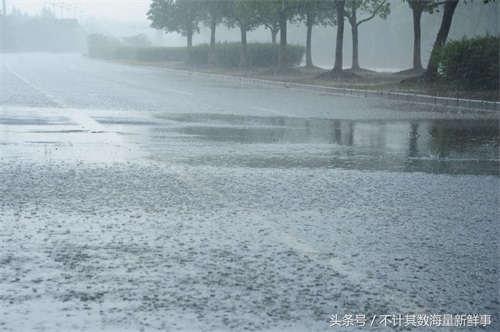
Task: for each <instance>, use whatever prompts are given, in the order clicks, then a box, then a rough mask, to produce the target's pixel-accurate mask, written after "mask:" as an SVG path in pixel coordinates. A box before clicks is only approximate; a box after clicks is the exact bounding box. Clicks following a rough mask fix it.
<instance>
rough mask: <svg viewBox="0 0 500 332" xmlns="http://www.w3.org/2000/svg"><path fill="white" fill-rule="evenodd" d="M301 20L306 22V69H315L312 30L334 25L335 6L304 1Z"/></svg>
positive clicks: (320, 1) (324, 2) (327, 3)
mask: <svg viewBox="0 0 500 332" xmlns="http://www.w3.org/2000/svg"><path fill="white" fill-rule="evenodd" d="M299 20H301V21H304V23H305V25H306V28H307V33H306V67H310V68H311V67H314V65H313V62H312V29H313V27H314V26H315V25H323V26H326V25H330V24H334V23H335V22H336V21H335V18H334V6H332V4H331V2H330V1H324V0H302V1H301V8H300V12H299Z"/></svg>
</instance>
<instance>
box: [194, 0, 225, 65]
mask: <svg viewBox="0 0 500 332" xmlns="http://www.w3.org/2000/svg"><path fill="white" fill-rule="evenodd" d="M227 4H228V2H227V0H210V1H203V2H202V3H201V8H202V11H203V22H204V23H205V26H208V27H210V48H209V54H208V59H209V62H210V61H211V59H212V54H213V52H214V49H215V31H216V28H217V25H218V24H219V23H221V22H222V20H223V18H224V15H225V13H226V11H227Z"/></svg>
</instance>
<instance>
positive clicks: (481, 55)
mask: <svg viewBox="0 0 500 332" xmlns="http://www.w3.org/2000/svg"><path fill="white" fill-rule="evenodd" d="M499 49H500V37H499V36H484V37H476V38H473V39H465V38H464V39H461V40H455V41H451V42H449V43H447V44H446V45H445V46H443V48H442V49H441V53H440V73H441V74H442V75H443V76H444V77H445V78H447V79H450V80H451V81H454V82H456V83H457V84H459V85H461V86H463V87H464V88H467V89H498V88H499V61H500V60H499V52H498V50H499Z"/></svg>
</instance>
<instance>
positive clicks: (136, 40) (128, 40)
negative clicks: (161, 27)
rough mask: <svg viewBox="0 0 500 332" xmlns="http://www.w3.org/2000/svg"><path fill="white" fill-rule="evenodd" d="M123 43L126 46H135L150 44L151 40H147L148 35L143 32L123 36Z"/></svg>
mask: <svg viewBox="0 0 500 332" xmlns="http://www.w3.org/2000/svg"><path fill="white" fill-rule="evenodd" d="M123 43H124V44H125V45H127V46H136V47H147V46H151V41H150V40H149V38H148V36H146V35H145V34H143V33H140V34H138V35H135V36H131V37H123Z"/></svg>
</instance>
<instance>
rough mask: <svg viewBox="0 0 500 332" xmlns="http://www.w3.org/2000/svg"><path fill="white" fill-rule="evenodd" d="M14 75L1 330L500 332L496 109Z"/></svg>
mask: <svg viewBox="0 0 500 332" xmlns="http://www.w3.org/2000/svg"><path fill="white" fill-rule="evenodd" d="M0 77H1V80H0V84H1V86H0V87H1V92H2V93H1V94H0V105H1V111H0V128H1V132H0V157H1V162H0V167H1V168H0V170H1V172H0V199H1V201H0V213H1V214H0V218H1V226H0V227H1V232H0V262H1V266H0V269H1V270H0V289H1V293H0V301H1V302H0V303H1V308H2V311H1V313H0V328H1V329H2V330H6V331H19V330H28V331H31V330H46V331H58V330H60V331H68V330H87V331H94V330H105V331H109V330H116V331H122V330H127V329H129V330H141V329H143V330H183V331H191V330H196V331H198V330H208V331H213V330H258V331H260V330H272V331H274V330H277V331H289V330H297V331H304V330H310V331H324V330H330V329H333V330H335V329H337V330H342V329H354V330H357V329H363V330H374V331H375V330H386V328H385V327H384V325H385V324H386V322H383V316H382V315H394V316H395V317H398V316H399V315H402V317H403V318H406V320H405V319H403V321H402V324H403V325H408V326H406V327H404V326H403V327H396V328H394V327H393V328H391V329H396V330H403V329H404V328H406V329H409V328H411V327H412V325H413V324H412V321H411V318H412V316H411V315H423V316H420V319H419V320H418V323H415V324H414V325H426V324H429V325H433V326H427V327H424V326H418V327H413V329H415V330H426V331H428V330H436V331H447V330H452V331H454V330H484V329H486V330H492V331H495V330H498V328H499V316H498V313H499V312H500V304H499V281H498V280H499V278H498V272H499V261H500V260H499V256H500V253H499V244H498V238H499V235H500V232H499V223H498V221H499V209H498V198H499V177H498V175H499V174H498V171H499V153H498V139H499V134H498V132H499V129H498V128H499V126H498V125H499V122H498V121H499V116H498V114H491V113H481V114H471V113H464V114H462V113H459V112H455V111H450V110H446V109H435V108H431V107H426V106H416V105H406V104H401V103H390V102H387V101H378V100H375V101H374V100H364V99H352V98H345V97H334V96H329V95H325V94H318V93H314V92H301V91H298V90H292V89H286V88H270V87H262V86H248V85H238V84H230V83H224V82H221V81H216V80H210V79H201V78H199V77H194V76H190V75H188V74H185V73H176V72H172V71H167V70H162V69H157V68H139V67H132V66H122V65H116V64H110V63H105V62H97V61H91V60H88V59H85V58H83V57H80V56H77V55H46V54H35V55H3V56H2V71H1V76H0ZM445 314H452V315H453V317H455V315H466V316H465V321H464V322H465V324H466V323H470V324H472V325H474V324H475V325H486V326H485V327H483V328H481V327H475V328H474V327H443V326H439V327H438V326H436V324H437V318H436V317H439V318H442V317H444V316H442V315H445ZM332 315H337V317H338V318H345V316H344V315H364V317H365V318H366V320H367V322H366V324H367V325H373V326H371V327H368V326H365V327H364V328H361V327H360V325H361V323H362V321H361V319H360V320H359V321H354V322H353V323H352V324H353V325H354V326H351V327H350V328H348V327H330V325H331V324H333V321H332ZM405 315H410V316H408V317H405ZM431 315H437V316H435V319H436V320H434V321H432V320H431V319H430V318H431ZM467 315H471V316H470V317H469V320H468V321H467ZM474 315H481V316H479V317H478V319H479V318H481V319H483V320H481V319H479V321H478V322H479V323H477V324H476V323H475V322H476V321H475V320H474V318H473V317H474ZM485 315H491V320H492V322H491V324H488V322H487V321H484V319H485V318H487V316H485ZM415 317H416V316H415ZM390 318H391V319H392V318H393V317H392V316H390ZM372 319H374V320H373V323H372ZM425 319H428V320H427V321H426V320H425ZM347 323H348V321H347V320H343V321H342V324H347ZM431 323H432V324H431ZM453 323H454V324H455V323H457V321H456V320H455V321H454V322H453ZM481 323H484V324H481ZM387 324H388V325H391V326H392V325H394V322H393V319H392V321H391V322H389V323H387Z"/></svg>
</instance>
